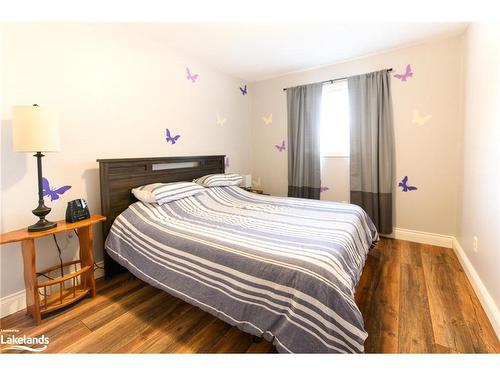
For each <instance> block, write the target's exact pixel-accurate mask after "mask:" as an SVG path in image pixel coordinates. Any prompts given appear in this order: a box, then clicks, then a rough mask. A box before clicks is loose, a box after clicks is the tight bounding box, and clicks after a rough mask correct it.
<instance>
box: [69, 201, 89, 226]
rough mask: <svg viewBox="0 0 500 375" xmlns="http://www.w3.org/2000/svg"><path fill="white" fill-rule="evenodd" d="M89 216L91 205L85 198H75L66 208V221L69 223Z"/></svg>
mask: <svg viewBox="0 0 500 375" xmlns="http://www.w3.org/2000/svg"><path fill="white" fill-rule="evenodd" d="M89 217H90V212H89V206H87V201H85V199H75V200H72V201H71V202H68V207H67V208H66V221H67V222H68V223H75V222H77V221H80V220H84V219H88V218H89Z"/></svg>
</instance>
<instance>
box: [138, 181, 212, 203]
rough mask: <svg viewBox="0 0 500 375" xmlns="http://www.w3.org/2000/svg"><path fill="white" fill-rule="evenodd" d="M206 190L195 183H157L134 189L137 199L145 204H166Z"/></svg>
mask: <svg viewBox="0 0 500 375" xmlns="http://www.w3.org/2000/svg"><path fill="white" fill-rule="evenodd" d="M204 190H205V188H203V187H202V186H200V185H198V184H195V183H194V182H172V183H168V184H162V183H156V184H149V185H144V186H140V187H138V188H135V189H132V193H133V194H134V195H135V197H136V198H137V199H139V200H140V201H141V202H145V203H158V204H164V203H168V202H173V201H175V200H178V199H182V198H186V197H190V196H192V195H196V194H199V193H203V192H204Z"/></svg>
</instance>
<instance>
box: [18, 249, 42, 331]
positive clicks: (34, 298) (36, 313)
mask: <svg viewBox="0 0 500 375" xmlns="http://www.w3.org/2000/svg"><path fill="white" fill-rule="evenodd" d="M21 248H22V251H23V262H24V286H25V287H26V311H27V313H28V314H31V315H32V316H33V318H34V319H35V322H36V324H37V325H38V324H40V323H41V321H42V317H41V314H40V297H39V295H38V287H37V286H38V282H37V277H36V254H35V240H34V239H25V240H23V241H22V242H21Z"/></svg>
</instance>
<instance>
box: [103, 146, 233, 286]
mask: <svg viewBox="0 0 500 375" xmlns="http://www.w3.org/2000/svg"><path fill="white" fill-rule="evenodd" d="M224 157H225V155H209V156H173V157H155V158H129V159H98V160H97V161H98V162H99V176H100V185H101V210H102V214H103V215H104V216H106V218H107V220H106V221H105V222H104V223H103V238H104V239H106V237H107V236H108V233H109V230H110V228H111V224H113V221H114V220H115V219H116V217H117V216H118V215H119V214H120V213H122V212H123V211H124V210H126V209H127V207H128V206H129V205H130V204H132V203H134V202H135V201H136V199H135V197H134V196H133V194H132V193H131V190H132V189H133V188H135V187H137V186H141V185H146V184H152V183H155V182H179V181H192V180H193V179H195V178H198V177H201V176H204V175H206V174H211V173H224V169H225V164H224ZM182 163H194V164H193V167H186V164H184V165H183V166H182V167H180V168H172V169H171V168H167V169H162V168H160V169H154V168H153V165H158V164H161V165H166V164H180V165H182ZM104 268H105V272H106V277H111V276H113V275H114V274H117V273H120V272H123V271H124V268H123V267H122V266H120V265H119V264H118V263H116V262H115V261H113V259H111V258H110V257H109V256H108V254H107V253H106V251H104Z"/></svg>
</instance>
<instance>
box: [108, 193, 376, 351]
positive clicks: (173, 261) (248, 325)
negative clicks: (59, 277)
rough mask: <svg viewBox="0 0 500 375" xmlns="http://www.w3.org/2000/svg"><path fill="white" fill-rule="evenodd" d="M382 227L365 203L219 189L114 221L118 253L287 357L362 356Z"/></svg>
mask: <svg viewBox="0 0 500 375" xmlns="http://www.w3.org/2000/svg"><path fill="white" fill-rule="evenodd" d="M377 240H378V233H377V231H376V229H375V226H374V225H373V223H372V221H371V220H370V218H369V217H368V216H367V214H366V213H365V212H364V211H363V210H362V209H361V208H360V207H358V206H355V205H351V204H344V203H335V202H324V201H315V200H309V199H298V198H284V197H273V196H264V195H258V194H253V193H249V192H246V191H244V190H242V189H240V188H238V187H234V186H231V187H213V188H207V189H206V192H205V193H203V194H199V195H196V196H192V197H189V198H183V199H180V200H177V201H174V202H170V203H167V204H164V205H158V204H155V203H153V204H149V203H142V202H136V203H134V204H132V205H130V206H129V207H128V208H127V209H126V210H125V211H124V212H123V213H122V214H120V215H119V216H118V217H117V218H116V220H115V221H114V223H113V225H112V227H111V230H110V233H109V235H108V237H107V239H106V243H105V247H106V250H107V252H108V253H109V255H110V256H111V257H112V258H113V259H114V260H115V261H117V262H118V263H120V264H121V265H123V266H124V267H126V268H127V269H129V270H130V272H132V273H133V274H134V275H136V276H137V277H138V278H140V279H142V280H144V281H146V282H147V283H149V284H151V285H153V286H155V287H157V288H160V289H163V290H165V291H166V292H168V293H170V294H172V295H174V296H176V297H178V298H181V299H183V300H185V301H187V302H188V303H190V304H193V305H195V306H198V307H199V308H201V309H203V310H205V311H207V312H209V313H211V314H213V315H215V316H217V317H218V318H220V319H222V320H224V321H226V322H227V323H229V324H231V325H234V326H237V327H238V328H239V329H241V330H243V331H245V332H248V333H250V334H253V335H256V336H260V337H263V338H265V339H266V340H268V341H271V342H272V343H273V344H274V345H275V347H276V349H277V350H278V352H284V353H360V352H363V351H364V347H363V345H364V341H365V339H366V337H367V333H366V331H365V330H364V325H363V317H362V315H361V312H360V311H359V309H358V307H357V306H356V303H355V301H354V292H355V287H356V284H357V282H358V281H359V278H360V276H361V272H362V269H363V266H364V263H365V260H366V257H367V254H368V251H369V249H370V248H371V247H372V245H373V244H374V242H376V241H377Z"/></svg>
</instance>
